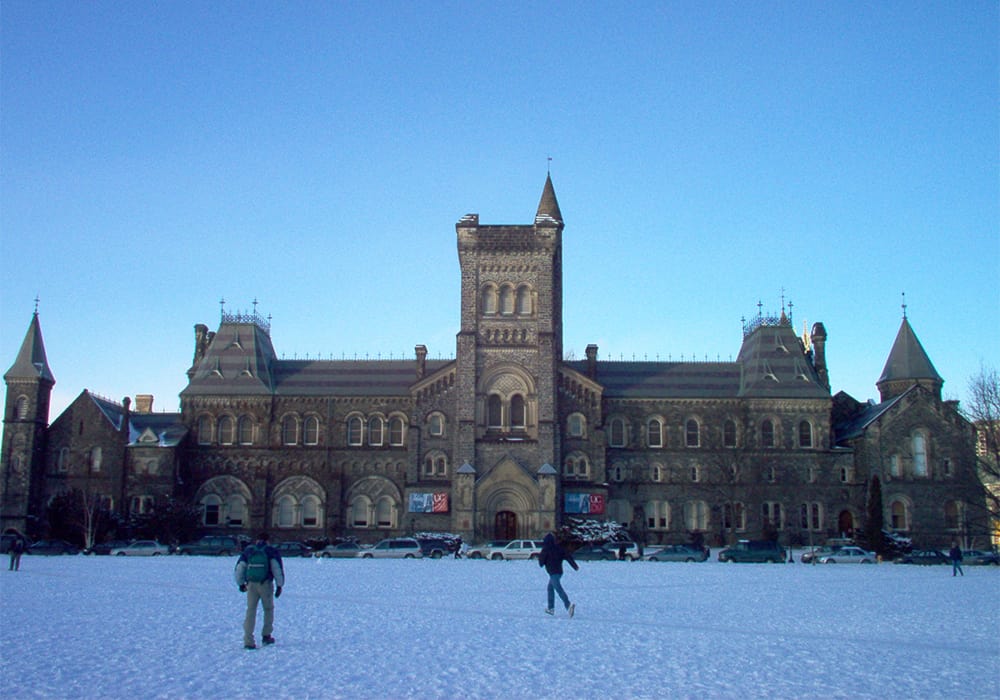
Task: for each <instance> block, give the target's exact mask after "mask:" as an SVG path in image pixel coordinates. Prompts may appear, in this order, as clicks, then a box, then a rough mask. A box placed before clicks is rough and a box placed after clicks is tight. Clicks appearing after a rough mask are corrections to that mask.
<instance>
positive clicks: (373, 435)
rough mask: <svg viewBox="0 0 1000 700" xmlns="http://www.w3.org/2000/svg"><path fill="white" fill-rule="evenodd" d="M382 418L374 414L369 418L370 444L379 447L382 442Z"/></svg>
mask: <svg viewBox="0 0 1000 700" xmlns="http://www.w3.org/2000/svg"><path fill="white" fill-rule="evenodd" d="M382 427H383V423H382V418H381V417H380V416H372V417H371V418H369V419H368V444H369V445H372V446H373V447H379V446H380V445H381V444H382Z"/></svg>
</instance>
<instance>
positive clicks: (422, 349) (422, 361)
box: [414, 345, 427, 379]
mask: <svg viewBox="0 0 1000 700" xmlns="http://www.w3.org/2000/svg"><path fill="white" fill-rule="evenodd" d="M414 350H416V352H417V379H423V378H424V375H425V374H427V346H426V345H418V346H417V347H416V348H414Z"/></svg>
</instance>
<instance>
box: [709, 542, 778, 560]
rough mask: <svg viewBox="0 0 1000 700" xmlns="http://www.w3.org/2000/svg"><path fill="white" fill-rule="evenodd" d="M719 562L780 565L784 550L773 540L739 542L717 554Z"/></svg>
mask: <svg viewBox="0 0 1000 700" xmlns="http://www.w3.org/2000/svg"><path fill="white" fill-rule="evenodd" d="M719 561H731V562H762V563H768V564H781V563H783V562H784V561H785V548H784V547H782V546H781V545H780V544H778V543H777V542H775V541H773V540H740V541H739V542H737V543H736V544H734V545H733V546H732V547H727V548H726V549H723V550H722V551H721V552H719Z"/></svg>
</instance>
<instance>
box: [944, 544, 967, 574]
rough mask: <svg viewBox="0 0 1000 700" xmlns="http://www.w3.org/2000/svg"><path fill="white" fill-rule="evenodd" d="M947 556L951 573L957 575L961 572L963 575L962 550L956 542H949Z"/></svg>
mask: <svg viewBox="0 0 1000 700" xmlns="http://www.w3.org/2000/svg"><path fill="white" fill-rule="evenodd" d="M948 558H949V559H951V575H952V576H957V575H958V574H962V576H965V572H964V571H962V550H961V548H959V546H958V543H957V542H952V543H951V549H950V550H948Z"/></svg>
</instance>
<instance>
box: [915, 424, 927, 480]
mask: <svg viewBox="0 0 1000 700" xmlns="http://www.w3.org/2000/svg"><path fill="white" fill-rule="evenodd" d="M913 476H927V438H926V437H924V434H923V433H916V434H915V435H914V436H913Z"/></svg>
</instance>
